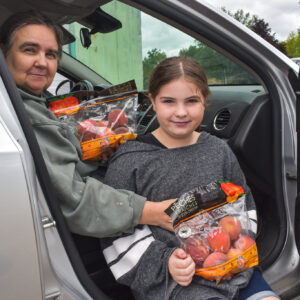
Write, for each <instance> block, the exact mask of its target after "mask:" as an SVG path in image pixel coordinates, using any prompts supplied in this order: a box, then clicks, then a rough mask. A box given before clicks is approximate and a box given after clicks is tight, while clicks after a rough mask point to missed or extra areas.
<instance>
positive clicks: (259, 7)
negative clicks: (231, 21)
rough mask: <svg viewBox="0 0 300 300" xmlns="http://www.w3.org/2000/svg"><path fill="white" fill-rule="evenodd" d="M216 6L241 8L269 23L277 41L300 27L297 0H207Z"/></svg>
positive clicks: (298, 2)
mask: <svg viewBox="0 0 300 300" xmlns="http://www.w3.org/2000/svg"><path fill="white" fill-rule="evenodd" d="M209 3H210V4H211V5H213V6H215V7H217V8H221V7H225V8H226V9H227V10H229V11H231V12H236V11H237V10H238V9H243V10H244V11H245V12H249V13H250V14H251V15H257V16H258V17H259V18H260V19H264V20H265V22H267V23H269V27H270V28H271V29H272V33H275V37H276V38H277V39H278V40H279V41H284V40H286V39H287V38H288V35H289V34H290V32H292V31H293V32H295V33H296V32H297V29H298V28H299V29H300V1H299V0H264V1H261V0H209Z"/></svg>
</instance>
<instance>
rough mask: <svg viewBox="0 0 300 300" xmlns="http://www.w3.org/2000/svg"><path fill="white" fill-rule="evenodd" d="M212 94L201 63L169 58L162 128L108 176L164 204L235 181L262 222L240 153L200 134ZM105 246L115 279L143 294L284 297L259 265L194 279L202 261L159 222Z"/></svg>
mask: <svg viewBox="0 0 300 300" xmlns="http://www.w3.org/2000/svg"><path fill="white" fill-rule="evenodd" d="M208 95H209V88H208V84H207V78H206V76H205V73H204V71H203V70H202V68H201V66H200V65H199V64H198V62H197V61H195V60H194V59H192V58H187V57H173V58H168V59H166V60H164V61H163V62H161V63H160V64H159V65H158V66H157V67H156V68H155V69H154V71H153V73H152V76H151V79H150V86H149V97H150V100H151V102H152V104H153V109H154V111H155V112H156V115H157V120H158V123H159V128H158V129H156V130H155V131H153V132H152V133H151V134H148V135H146V136H141V137H139V138H138V139H137V140H136V141H128V142H126V143H125V144H124V145H122V146H121V147H120V148H119V150H118V151H117V152H116V153H115V155H114V156H113V157H112V158H111V161H110V164H109V168H108V171H107V173H106V177H105V181H106V183H107V184H109V185H112V186H113V187H115V188H119V189H128V190H132V191H134V192H135V193H138V194H140V195H143V196H145V197H147V198H148V199H149V200H152V201H157V200H159V199H161V200H163V199H165V198H177V197H179V196H180V195H181V194H183V193H185V192H188V191H189V190H191V189H193V188H195V187H198V186H201V185H206V184H209V183H210V182H213V181H215V180H230V181H232V182H233V183H235V184H238V185H241V186H243V187H244V189H245V191H246V192H247V194H248V195H249V196H248V198H247V209H248V212H249V215H250V216H251V218H252V219H253V220H252V223H253V222H254V225H256V223H255V222H256V211H255V204H254V201H253V198H252V195H251V192H250V190H249V188H248V187H247V185H246V182H245V178H244V175H243V173H242V171H241V169H240V167H239V164H238V162H237V160H236V158H235V156H234V154H233V153H232V151H231V150H230V148H229V147H228V146H227V144H226V143H225V142H224V141H222V140H221V139H218V138H216V137H214V136H211V135H210V134H208V133H206V132H201V133H200V132H198V131H196V129H198V128H199V126H200V124H201V122H202V119H203V113H204V110H205V103H206V98H207V96H208ZM116 218H117V216H116ZM254 227H255V226H254ZM253 230H256V228H254V229H253ZM102 248H103V253H104V256H105V258H106V260H107V263H108V265H109V267H110V269H111V271H112V273H113V274H114V276H115V278H116V279H117V281H118V282H120V283H122V284H125V285H128V286H130V287H131V289H132V291H133V294H134V296H135V298H136V299H143V300H144V299H149V300H155V299H157V300H161V299H180V300H181V299H188V300H189V299H193V300H195V299H237V298H238V299H247V298H249V297H250V296H251V299H278V298H277V296H276V295H275V294H274V292H273V291H272V290H271V288H270V287H269V286H268V284H267V283H266V282H265V281H264V279H263V277H262V276H261V273H260V272H259V271H258V270H255V271H254V269H250V270H247V271H244V272H242V273H239V274H237V275H235V276H233V278H232V279H231V280H223V281H221V282H220V283H219V284H218V285H216V284H215V282H212V281H208V280H205V279H203V278H201V277H199V276H194V272H195V264H194V262H193V260H192V258H191V257H190V256H189V255H188V254H186V253H185V252H184V251H183V250H182V249H180V248H179V243H178V240H177V238H176V237H175V234H174V233H172V232H168V231H166V230H164V229H161V228H159V227H152V226H139V227H137V228H136V230H135V231H134V233H133V234H130V235H123V236H122V237H120V238H118V239H104V240H102Z"/></svg>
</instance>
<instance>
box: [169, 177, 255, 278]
mask: <svg viewBox="0 0 300 300" xmlns="http://www.w3.org/2000/svg"><path fill="white" fill-rule="evenodd" d="M245 202H246V194H245V192H244V190H243V188H242V187H241V186H238V185H234V184H233V183H231V182H228V181H216V182H212V183H210V184H208V185H206V186H201V187H198V188H195V189H193V190H191V191H189V192H187V193H184V194H183V195H182V196H181V197H180V198H179V199H178V200H176V201H175V202H174V203H173V204H172V205H170V206H169V207H168V208H167V210H166V213H167V214H168V215H169V216H170V217H171V218H172V220H173V227H174V231H175V234H176V236H177V238H178V239H179V241H180V243H181V247H182V249H184V250H185V251H186V252H187V253H188V254H190V256H191V257H192V258H193V260H194V262H195V263H196V272H195V274H196V275H199V276H202V277H204V278H206V279H208V280H215V281H216V283H219V282H220V281H221V280H222V279H230V278H231V276H232V275H234V274H237V273H239V272H242V271H244V270H247V269H249V268H251V267H253V266H255V265H257V264H258V254H257V247H256V243H255V234H254V232H252V231H251V226H250V219H249V217H248V213H247V209H246V203H245Z"/></svg>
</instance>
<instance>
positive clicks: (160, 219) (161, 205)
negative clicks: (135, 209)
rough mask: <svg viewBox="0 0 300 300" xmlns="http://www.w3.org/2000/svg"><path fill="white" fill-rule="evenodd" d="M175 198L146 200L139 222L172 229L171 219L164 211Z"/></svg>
mask: <svg viewBox="0 0 300 300" xmlns="http://www.w3.org/2000/svg"><path fill="white" fill-rule="evenodd" d="M175 200H176V199H170V200H165V201H161V202H151V201H146V202H145V205H144V209H143V213H142V216H141V218H140V221H139V224H147V225H155V226H160V227H162V228H164V229H167V230H169V231H173V222H172V219H171V218H170V217H169V216H168V215H167V214H166V213H165V209H167V208H168V207H169V206H170V205H171V204H172V203H173V202H174V201H175Z"/></svg>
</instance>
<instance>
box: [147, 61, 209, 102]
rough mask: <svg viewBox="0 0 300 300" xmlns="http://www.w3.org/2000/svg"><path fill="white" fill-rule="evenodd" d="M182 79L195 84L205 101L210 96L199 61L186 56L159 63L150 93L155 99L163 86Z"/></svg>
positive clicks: (151, 79)
mask: <svg viewBox="0 0 300 300" xmlns="http://www.w3.org/2000/svg"><path fill="white" fill-rule="evenodd" d="M182 77H183V78H185V79H187V80H189V81H191V82H193V83H194V84H195V85H196V86H197V87H198V88H199V90H200V91H201V93H202V95H203V97H204V98H205V99H206V98H207V96H208V95H209V94H210V91H209V87H208V82H207V77H206V75H205V72H204V70H203V69H202V67H201V66H200V64H199V63H198V62H197V60H195V59H194V58H191V57H185V56H174V57H170V58H167V59H165V60H163V61H162V62H161V63H159V64H158V65H157V66H156V67H155V69H154V70H153V71H152V74H151V77H150V82H149V89H148V92H149V94H151V96H152V98H155V97H156V96H157V94H158V93H159V90H160V88H161V87H162V86H163V85H165V84H168V83H169V82H171V81H172V80H175V79H179V78H182Z"/></svg>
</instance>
